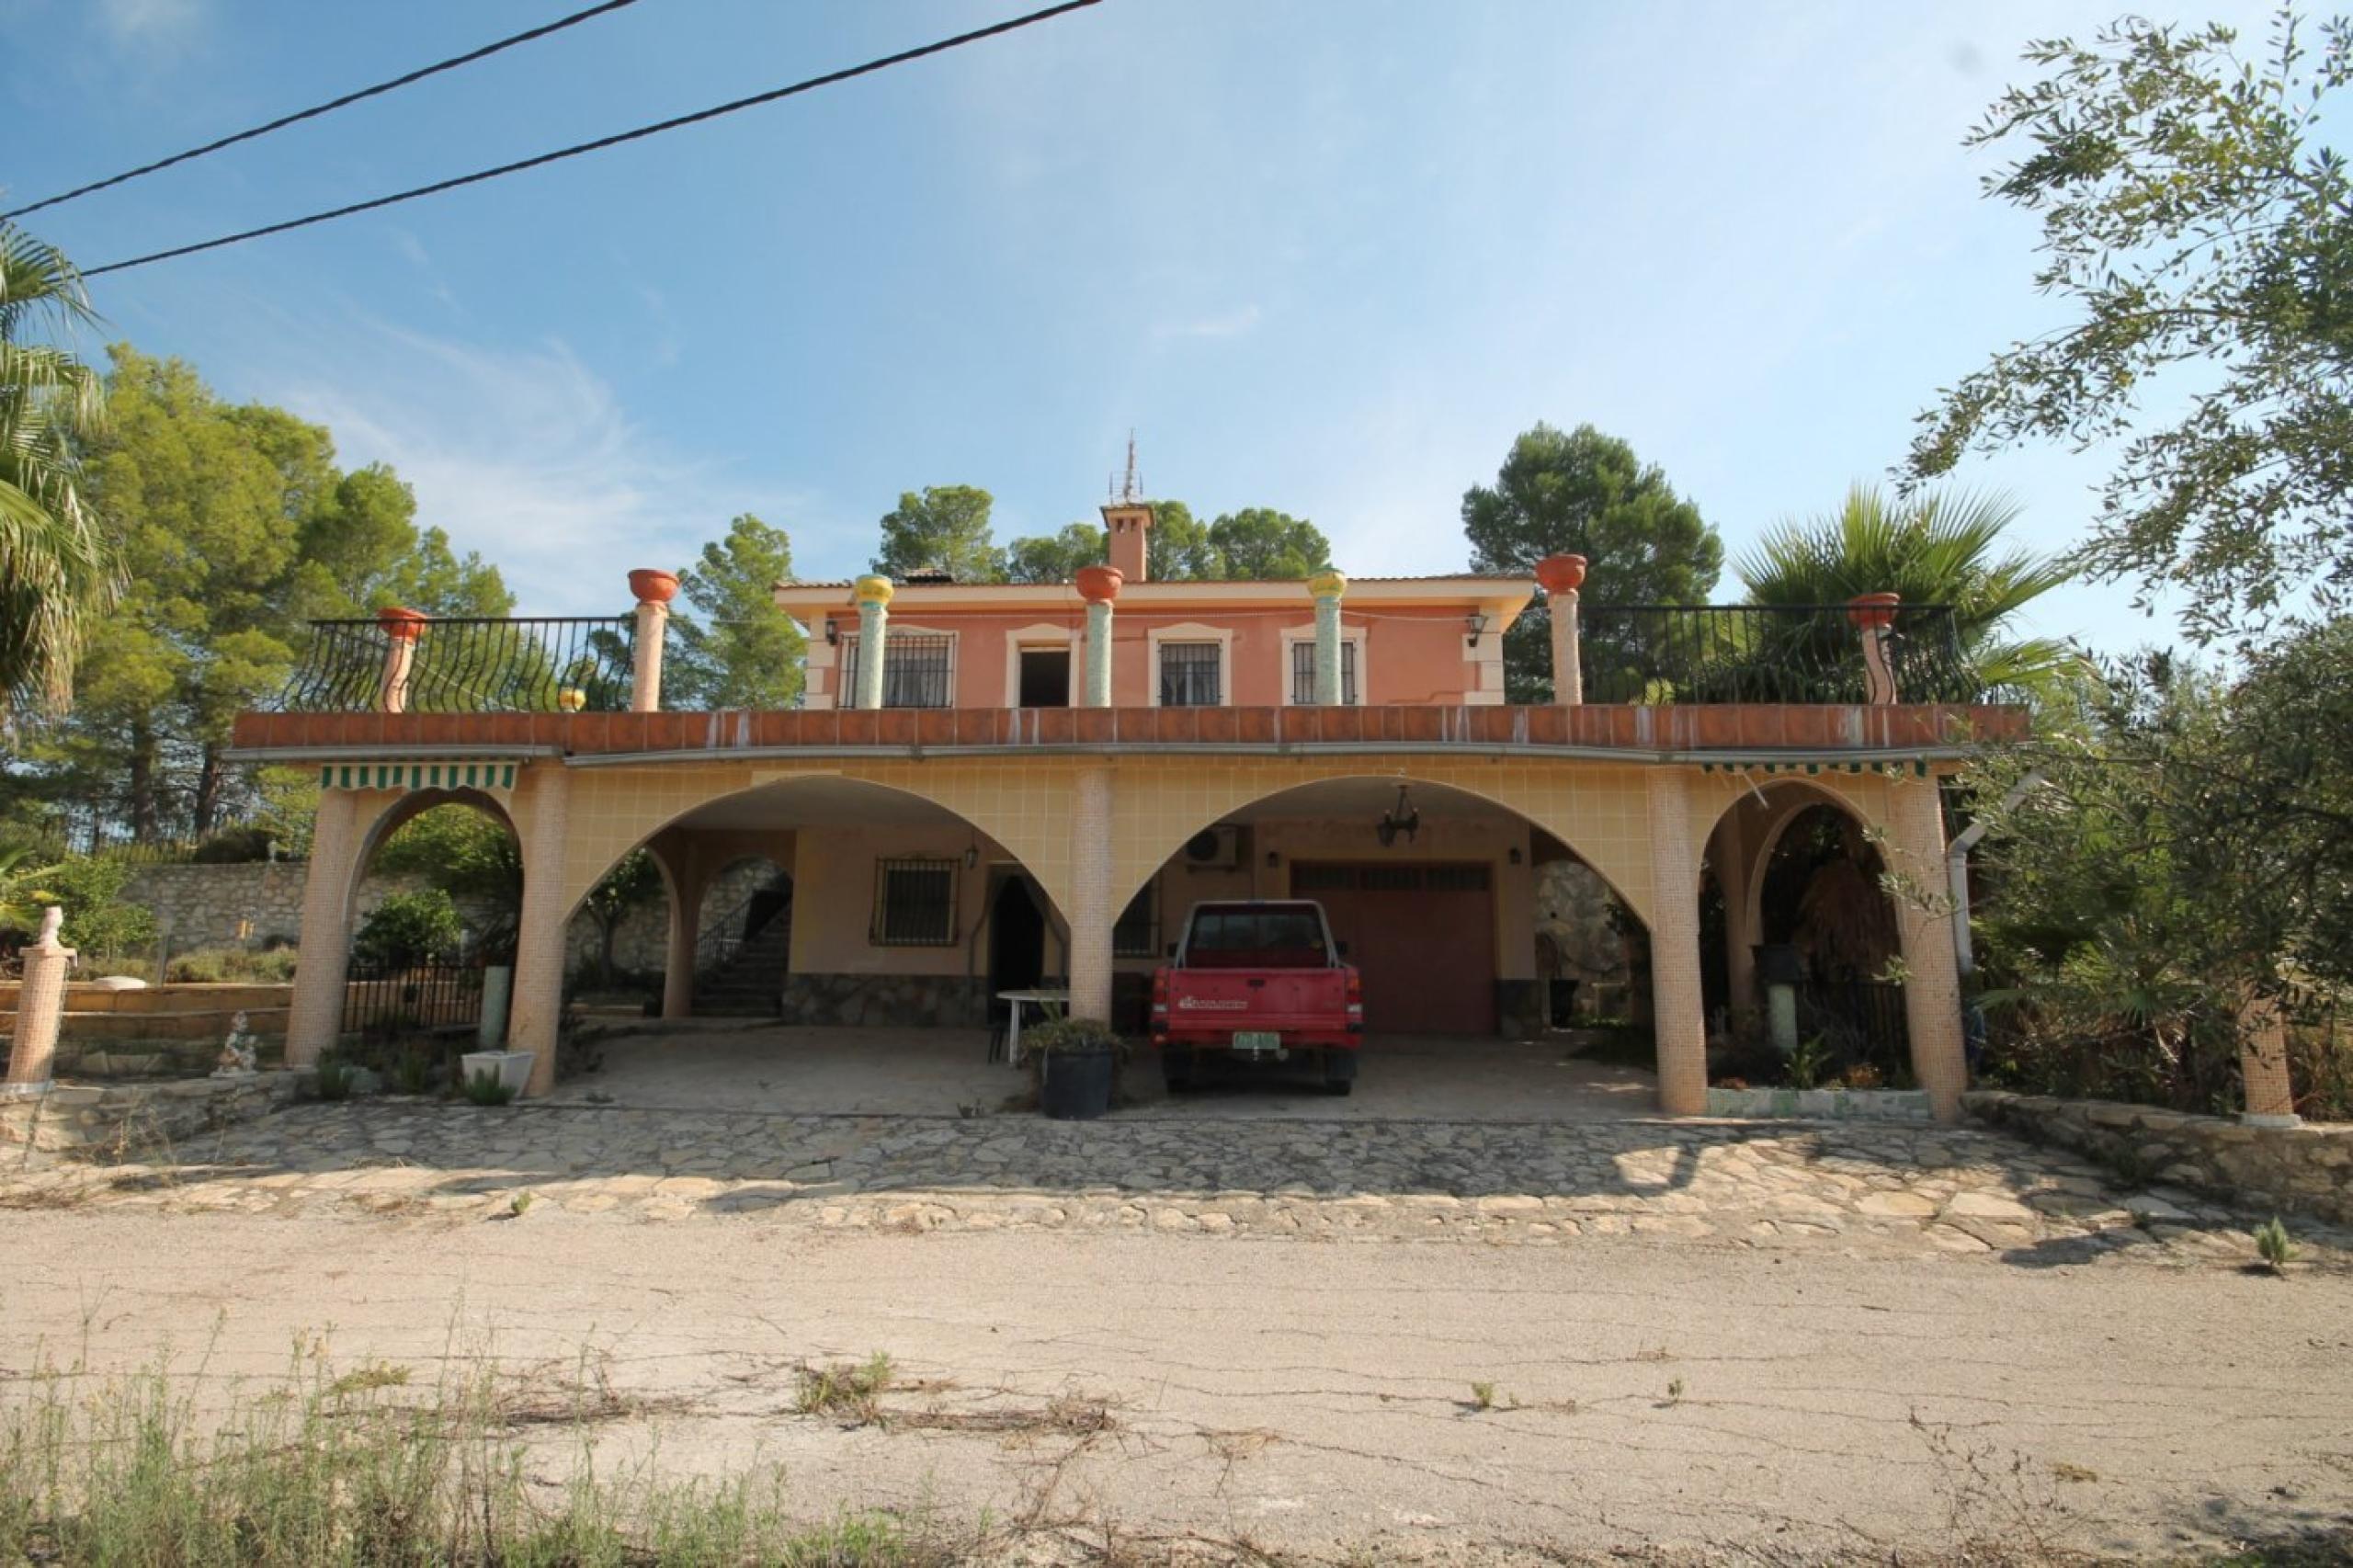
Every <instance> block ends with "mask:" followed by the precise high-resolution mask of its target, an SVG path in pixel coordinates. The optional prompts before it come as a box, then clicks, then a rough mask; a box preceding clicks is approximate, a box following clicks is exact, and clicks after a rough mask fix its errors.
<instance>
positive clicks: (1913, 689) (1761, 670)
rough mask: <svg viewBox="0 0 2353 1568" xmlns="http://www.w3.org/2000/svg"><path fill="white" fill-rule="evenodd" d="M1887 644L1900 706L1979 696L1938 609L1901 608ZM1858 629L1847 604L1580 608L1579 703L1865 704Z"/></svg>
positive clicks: (1956, 638)
mask: <svg viewBox="0 0 2353 1568" xmlns="http://www.w3.org/2000/svg"><path fill="white" fill-rule="evenodd" d="M1882 613H1887V614H1889V615H1891V616H1892V618H1893V619H1892V621H1891V623H1890V626H1889V629H1888V635H1887V644H1886V646H1887V653H1888V665H1889V667H1890V673H1891V674H1892V675H1893V676H1894V681H1895V690H1896V695H1897V698H1898V699H1900V700H1902V701H1904V702H1971V701H1974V700H1977V699H1978V697H1979V695H1980V693H1981V692H1982V690H1983V688H1984V683H1983V682H1982V681H1980V680H1979V679H1978V678H1977V676H1976V674H1975V672H1974V671H1973V670H1972V668H1971V665H1970V662H1969V659H1968V657H1967V655H1966V653H1965V652H1964V651H1963V649H1962V647H1961V635H1960V628H1959V625H1958V622H1957V621H1956V620H1955V619H1954V616H1953V612H1952V609H1951V608H1950V607H1949V606H1945V605H1901V606H1897V607H1894V608H1893V609H1892V610H1890V611H1886V612H1882ZM1863 636H1864V632H1863V631H1862V629H1861V628H1860V627H1859V626H1858V625H1857V624H1856V621H1855V612H1854V610H1853V609H1852V608H1850V607H1849V606H1847V605H1585V606H1583V607H1581V608H1580V609H1579V612H1578V615H1577V649H1578V665H1579V668H1580V669H1581V671H1582V672H1583V674H1584V676H1585V699H1586V701H1587V702H1610V703H1617V702H1646V703H1667V702H1863V701H1867V700H1869V699H1870V676H1869V673H1868V669H1867V666H1866V665H1865V662H1864V656H1863Z"/></svg>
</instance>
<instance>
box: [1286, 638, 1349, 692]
mask: <svg viewBox="0 0 2353 1568" xmlns="http://www.w3.org/2000/svg"><path fill="white" fill-rule="evenodd" d="M1290 699H1291V700H1292V701H1293V702H1295V703H1299V704H1302V705H1305V704H1308V703H1312V702H1313V701H1314V700H1315V644H1314V643H1313V642H1294V643H1292V644H1291V645H1290ZM1340 700H1341V702H1342V703H1344V704H1345V705H1347V707H1350V708H1353V707H1355V706H1356V704H1357V645H1356V643H1355V642H1354V641H1352V640H1351V639H1348V638H1346V637H1343V638H1342V639H1340Z"/></svg>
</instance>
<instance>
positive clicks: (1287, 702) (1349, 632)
mask: <svg viewBox="0 0 2353 1568" xmlns="http://www.w3.org/2000/svg"><path fill="white" fill-rule="evenodd" d="M1282 635H1283V662H1282V686H1283V706H1284V707H1286V708H1296V707H1298V706H1299V704H1298V703H1296V702H1294V701H1292V700H1291V690H1290V668H1291V660H1292V659H1293V658H1294V657H1296V655H1295V654H1293V653H1291V650H1292V649H1293V648H1296V647H1297V646H1299V644H1301V643H1302V642H1314V641H1315V623H1314V622H1313V621H1312V620H1311V621H1309V622H1308V623H1307V624H1306V625H1304V626H1286V627H1284V628H1283V629H1282ZM1340 641H1341V642H1351V643H1354V644H1355V645H1356V650H1357V699H1356V701H1355V703H1354V704H1353V705H1352V706H1355V707H1358V708H1364V707H1369V706H1370V704H1371V701H1372V665H1371V664H1370V661H1369V660H1368V659H1367V658H1366V654H1367V653H1368V652H1369V651H1370V642H1371V640H1370V637H1368V636H1367V635H1366V630H1365V628H1363V627H1361V626H1350V625H1348V624H1347V622H1346V621H1343V622H1341V624H1340Z"/></svg>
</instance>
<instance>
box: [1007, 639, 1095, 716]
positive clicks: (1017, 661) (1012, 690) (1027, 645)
mask: <svg viewBox="0 0 2353 1568" xmlns="http://www.w3.org/2000/svg"><path fill="white" fill-rule="evenodd" d="M1085 642H1086V634H1085V633H1083V632H1081V631H1076V630H1075V629H1074V628H1072V627H1068V626H1056V625H1055V624H1054V623H1053V622H1051V621H1048V620H1040V621H1036V622H1033V623H1032V624H1030V625H1029V626H1023V627H1017V628H1015V629H1014V630H1013V631H1008V632H1006V634H1005V705H1006V707H1007V708H1018V707H1020V706H1021V654H1022V653H1023V651H1024V650H1027V649H1045V650H1047V651H1049V652H1051V651H1052V650H1054V649H1058V648H1067V649H1069V650H1070V696H1069V702H1068V706H1070V707H1072V708H1075V707H1077V706H1078V694H1079V693H1080V692H1081V691H1082V690H1084V689H1085V686H1084V682H1085V679H1086V672H1085V671H1084V670H1083V669H1082V668H1081V665H1083V664H1084V663H1085V662H1086V647H1085V645H1084V644H1085Z"/></svg>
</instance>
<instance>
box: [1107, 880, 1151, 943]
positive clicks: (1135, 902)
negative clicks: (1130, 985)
mask: <svg viewBox="0 0 2353 1568" xmlns="http://www.w3.org/2000/svg"><path fill="white" fill-rule="evenodd" d="M1111 954H1112V956H1113V957H1114V958H1122V959H1156V958H1158V957H1159V956H1160V882H1159V880H1158V879H1157V878H1154V880H1153V881H1148V882H1146V883H1144V885H1143V886H1142V887H1141V888H1138V889H1137V890H1136V896H1135V897H1133V898H1131V899H1130V900H1128V907H1127V908H1125V909H1123V910H1121V911H1120V922H1119V924H1118V925H1116V926H1112V927H1111Z"/></svg>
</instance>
